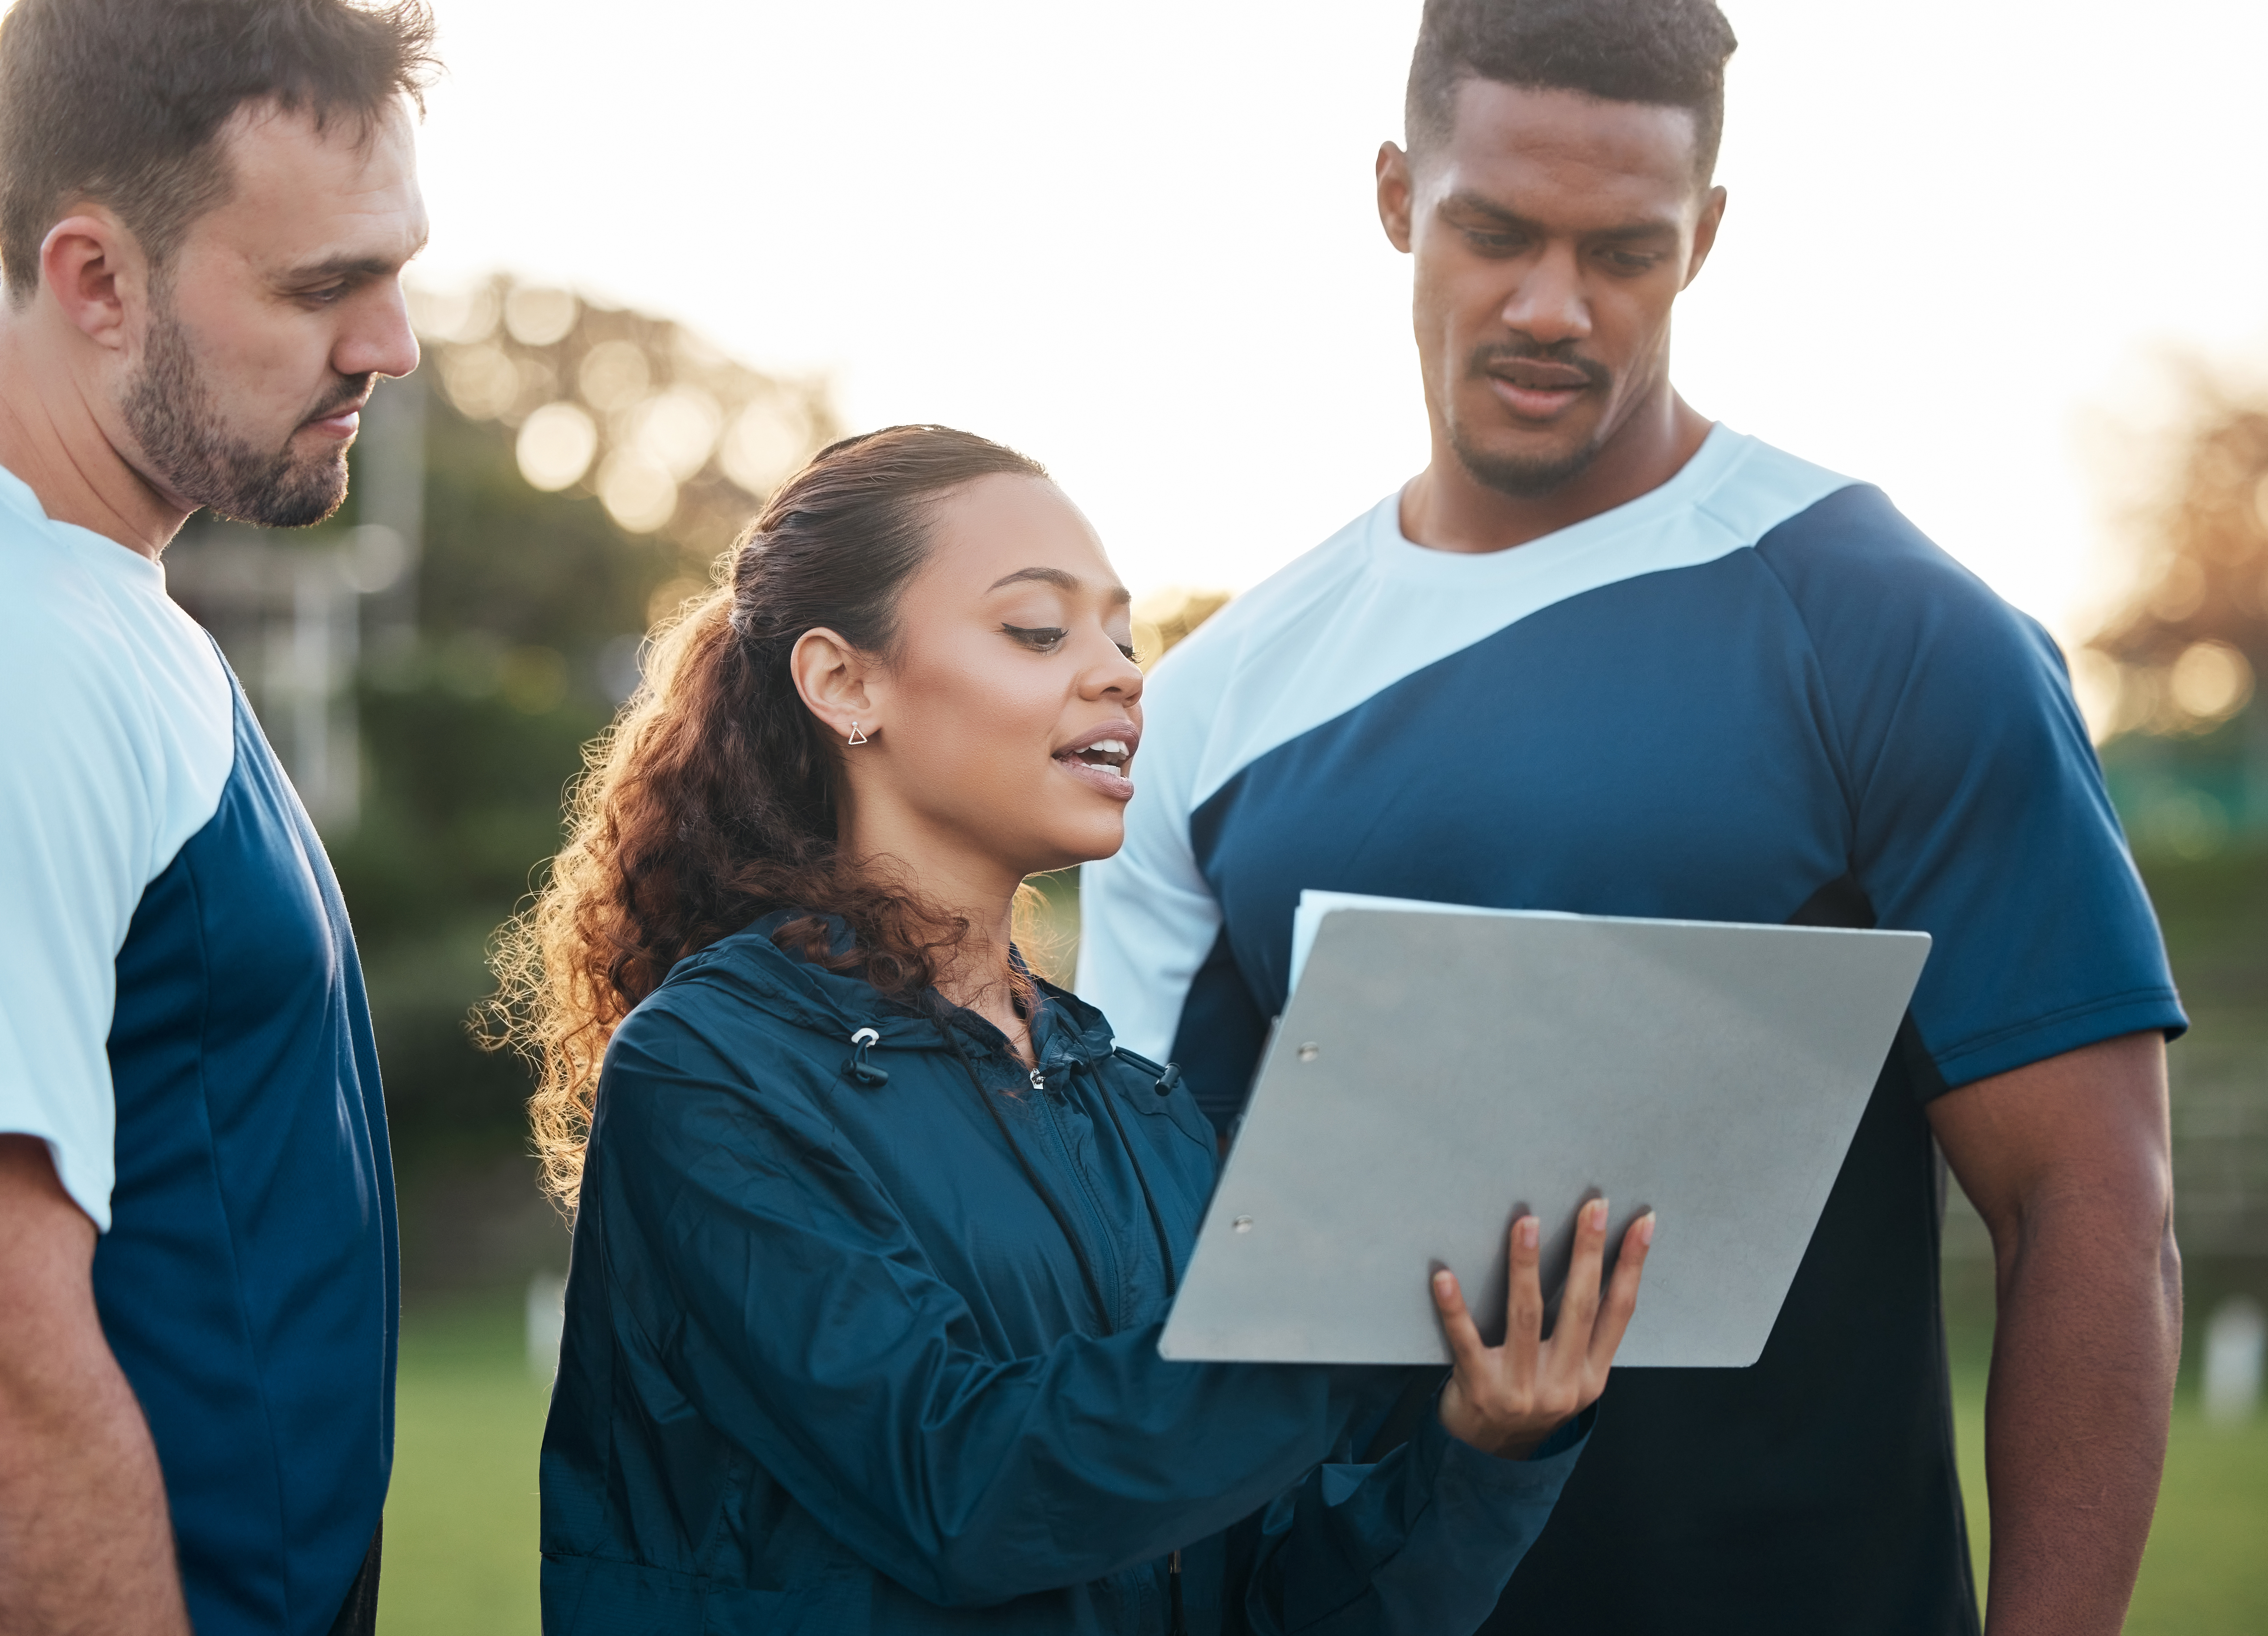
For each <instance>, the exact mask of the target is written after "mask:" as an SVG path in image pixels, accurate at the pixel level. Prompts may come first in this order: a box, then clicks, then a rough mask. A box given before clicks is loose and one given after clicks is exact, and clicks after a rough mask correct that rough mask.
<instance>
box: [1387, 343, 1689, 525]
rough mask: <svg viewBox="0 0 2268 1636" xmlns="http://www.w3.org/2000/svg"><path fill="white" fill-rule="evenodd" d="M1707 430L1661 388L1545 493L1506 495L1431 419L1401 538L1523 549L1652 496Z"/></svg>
mask: <svg viewBox="0 0 2268 1636" xmlns="http://www.w3.org/2000/svg"><path fill="white" fill-rule="evenodd" d="M1710 425H1711V423H1710V421H1709V420H1708V419H1707V417H1705V416H1703V415H1702V414H1700V413H1699V412H1698V411H1697V410H1696V409H1693V408H1692V407H1691V406H1690V404H1688V403H1687V402H1685V400H1684V399H1683V398H1681V397H1679V396H1678V395H1677V394H1676V393H1675V391H1673V390H1671V389H1670V388H1669V387H1668V386H1667V385H1665V386H1664V387H1662V390H1661V395H1660V397H1659V398H1658V399H1657V400H1655V401H1653V402H1648V403H1646V404H1644V405H1642V406H1641V407H1640V408H1639V409H1638V412H1637V413H1636V414H1634V415H1632V416H1631V417H1630V419H1628V420H1627V421H1625V422H1624V423H1623V424H1622V425H1621V426H1620V427H1618V428H1616V431H1615V434H1614V436H1613V437H1611V438H1609V439H1608V440H1607V443H1606V446H1604V447H1602V449H1601V450H1600V451H1599V453H1598V455H1597V458H1595V459H1594V460H1593V461H1591V463H1590V464H1589V465H1588V466H1587V467H1585V468H1583V469H1582V470H1581V471H1580V473H1578V474H1577V475H1575V476H1573V477H1572V478H1570V479H1568V481H1567V482H1565V483H1562V484H1561V485H1560V486H1559V487H1558V488H1557V489H1554V490H1551V491H1550V493H1549V494H1540V495H1513V494H1506V493H1505V492H1504V491H1503V490H1500V489H1491V488H1490V487H1489V486H1488V485H1487V484H1486V483H1483V482H1481V480H1480V479H1479V478H1477V477H1476V476H1474V475H1473V474H1472V473H1471V472H1470V471H1469V470H1468V469H1467V468H1466V466H1465V463H1464V462H1463V461H1461V460H1459V459H1458V458H1457V453H1456V451H1455V450H1454V448H1452V447H1451V446H1450V445H1449V441H1448V438H1447V433H1446V432H1445V431H1444V429H1443V427H1442V425H1441V424H1440V419H1439V417H1438V416H1437V417H1436V419H1435V421H1434V424H1433V454H1432V461H1430V462H1429V463H1428V464H1427V466H1426V468H1425V470H1424V471H1422V472H1420V473H1418V475H1417V476H1416V477H1414V478H1412V479H1410V484H1409V486H1408V487H1407V488H1405V489H1403V491H1402V533H1403V536H1404V537H1405V538H1407V539H1410V540H1412V541H1414V542H1417V543H1418V544H1419V545H1422V546H1425V547H1427V548H1429V549H1432V550H1436V551H1456V552H1461V553H1464V554H1466V555H1472V556H1477V555H1480V554H1483V553H1485V552H1490V551H1502V550H1507V549H1510V548H1512V547H1513V546H1516V545H1526V544H1527V543H1528V542H1529V541H1530V540H1540V539H1542V538H1543V536H1544V535H1545V534H1557V532H1558V531H1559V530H1560V529H1562V528H1566V527H1572V526H1573V525H1575V524H1576V523H1579V522H1581V521H1583V520H1585V519H1586V518H1589V517H1596V516H1597V515H1598V514H1599V513H1600V512H1610V511H1612V510H1614V508H1615V507H1616V506H1617V505H1627V504H1629V503H1630V502H1631V501H1632V500H1635V499H1637V498H1638V497H1639V496H1640V495H1642V494H1650V493H1652V492H1653V490H1656V489H1658V488H1660V487H1661V485H1662V484H1663V483H1668V481H1669V480H1670V479H1671V478H1672V477H1675V475H1677V474H1678V473H1679V472H1681V471H1683V469H1684V468H1685V462H1686V461H1690V460H1691V459H1692V458H1693V457H1694V455H1695V454H1697V453H1699V452H1700V448H1701V445H1702V444H1703V442H1704V441H1705V440H1706V439H1707V438H1708V436H1709V428H1710Z"/></svg>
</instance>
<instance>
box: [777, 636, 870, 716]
mask: <svg viewBox="0 0 2268 1636" xmlns="http://www.w3.org/2000/svg"><path fill="white" fill-rule="evenodd" d="M787 669H788V674H790V675H792V676H793V677H794V678H795V690H796V691H797V692H798V693H799V694H800V695H801V696H802V697H803V703H804V708H805V709H806V710H808V711H810V712H811V713H812V714H813V715H814V716H816V717H818V718H819V719H820V723H821V726H825V727H826V728H827V730H828V732H830V733H833V734H835V736H836V738H838V739H842V740H844V741H848V740H849V739H850V737H851V734H852V733H854V732H856V733H862V734H864V735H865V736H866V737H868V738H872V737H873V735H874V734H875V733H879V732H880V731H881V727H882V723H881V719H880V702H879V701H878V700H877V699H876V697H875V696H874V691H875V690H874V689H873V687H872V686H870V682H871V681H873V680H875V679H877V678H875V674H874V665H873V661H872V660H869V659H868V658H867V657H866V655H865V654H864V653H861V652H859V651H858V649H857V648H855V647H852V646H851V645H850V644H849V643H848V642H845V641H844V640H843V638H842V637H839V636H837V635H836V634H835V632H833V631H832V630H827V629H825V628H824V627H821V629H819V630H806V631H805V632H804V633H803V635H802V636H800V637H798V638H797V639H796V644H795V647H794V649H793V651H792V652H790V653H789V654H788V657H787Z"/></svg>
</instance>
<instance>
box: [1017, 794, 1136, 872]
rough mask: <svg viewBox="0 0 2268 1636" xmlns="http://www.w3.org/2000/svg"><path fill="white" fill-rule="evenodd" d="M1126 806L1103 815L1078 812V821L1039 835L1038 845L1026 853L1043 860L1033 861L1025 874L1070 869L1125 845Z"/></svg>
mask: <svg viewBox="0 0 2268 1636" xmlns="http://www.w3.org/2000/svg"><path fill="white" fill-rule="evenodd" d="M1125 814H1126V809H1125V808H1124V807H1113V808H1112V809H1111V811H1109V812H1108V813H1107V814H1080V815H1079V822H1072V823H1065V824H1063V825H1060V826H1057V827H1056V828H1054V829H1051V830H1050V831H1049V833H1048V834H1047V835H1046V836H1042V837H1039V841H1040V844H1039V845H1037V846H1035V847H1033V848H1032V849H1031V852H1030V856H1031V857H1032V858H1033V859H1045V861H1043V862H1039V861H1035V862H1033V863H1032V864H1031V865H1030V866H1029V867H1027V868H1026V869H1025V870H1024V871H1023V873H1026V874H1027V875H1037V874H1047V873H1050V872H1052V871H1054V870H1057V869H1072V868H1076V867H1077V866H1079V865H1080V864H1091V863H1093V862H1094V861H1095V860H1096V859H1101V858H1108V857H1110V856H1111V855H1112V854H1114V853H1115V852H1116V851H1118V849H1119V848H1120V847H1122V846H1123V845H1124V844H1126V815H1125Z"/></svg>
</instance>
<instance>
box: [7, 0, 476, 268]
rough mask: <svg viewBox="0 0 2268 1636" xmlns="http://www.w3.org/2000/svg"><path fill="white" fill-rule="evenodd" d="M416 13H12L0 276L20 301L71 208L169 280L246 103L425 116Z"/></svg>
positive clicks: (70, 5)
mask: <svg viewBox="0 0 2268 1636" xmlns="http://www.w3.org/2000/svg"><path fill="white" fill-rule="evenodd" d="M436 66H437V65H436V63H435V61H434V57H433V18H432V13H431V11H429V10H428V9H427V7H426V5H425V4H424V0H396V3H395V4H390V5H388V6H387V7H385V8H384V9H383V10H379V9H374V8H368V7H364V6H358V5H352V4H347V0H17V4H16V7H15V9H14V10H13V11H11V12H9V14H8V17H7V19H6V21H5V22H0V271H4V273H5V275H6V278H7V285H8V291H9V294H10V296H11V298H13V299H15V300H17V301H18V302H20V301H22V300H24V299H26V298H28V297H29V296H30V295H31V293H32V291H34V290H36V289H37V288H38V287H39V283H40V244H41V243H42V242H43V241H44V240H46V238H47V235H48V229H49V228H50V227H53V226H54V225H55V223H56V222H58V221H60V220H61V219H63V217H64V216H65V215H66V214H67V213H68V212H69V211H70V210H71V209H72V208H73V207H74V206H76V205H78V204H80V203H99V204H102V205H106V206H107V207H108V208H109V209H110V210H112V211H114V212H115V213H116V215H117V216H118V217H119V219H120V220H121V221H122V222H123V223H125V225H126V226H127V228H128V229H129V231H130V232H132V233H133V234H134V236H135V237H136V239H137V240H140V241H141V245H142V248H143V250H144V253H145V254H148V255H149V257H150V258H151V262H153V263H154V264H155V265H157V266H158V267H159V268H162V267H164V265H165V264H166V262H167V260H168V259H169V258H170V257H171V255H172V254H173V251H174V250H175V249H177V248H178V247H180V241H181V238H182V236H183V235H184V234H185V233H186V232H188V227H189V225H190V224H191V223H192V222H194V221H195V220H196V218H197V217H199V216H201V215H203V213H204V212H206V211H207V210H212V209H214V208H215V207H216V206H217V205H219V204H220V203H222V202H224V201H225V199H226V198H227V197H228V190H229V187H230V185H231V178H230V176H229V173H228V166H227V162H226V158H225V155H224V154H223V153H222V152H221V151H220V147H219V144H218V137H219V135H220V131H221V128H222V127H223V126H224V125H225V124H226V123H227V122H228V120H229V117H230V115H232V114H234V113H235V112H236V111H237V109H238V108H239V107H243V106H244V105H245V104H246V103H248V102H249V103H258V102H273V103H275V104H276V105H277V106H279V107H282V108H284V109H285V110H287V111H291V112H304V113H307V114H312V115H313V118H314V121H315V123H316V127H317V129H323V128H325V127H326V126H327V125H328V122H330V121H331V120H334V119H336V118H341V117H345V118H350V119H353V120H355V121H357V122H358V123H359V124H360V125H361V127H362V132H361V134H362V135H364V136H367V135H368V133H369V132H370V130H371V129H373V128H374V127H375V125H376V124H377V122H378V121H379V119H380V117H381V116H382V114H383V111H384V110H385V108H386V107H387V105H388V104H390V103H393V102H394V101H395V100H396V99H399V98H403V97H406V98H408V99H409V100H411V101H412V102H415V103H416V104H417V106H418V107H419V108H420V109H421V110H422V109H423V107H424V100H423V92H424V88H425V86H426V85H427V84H428V83H429V82H430V80H431V75H432V73H433V70H434V69H435V67H436Z"/></svg>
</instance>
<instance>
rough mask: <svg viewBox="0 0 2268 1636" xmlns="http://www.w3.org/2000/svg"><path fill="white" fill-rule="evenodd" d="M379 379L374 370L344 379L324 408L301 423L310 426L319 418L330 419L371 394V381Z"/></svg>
mask: <svg viewBox="0 0 2268 1636" xmlns="http://www.w3.org/2000/svg"><path fill="white" fill-rule="evenodd" d="M377 379H378V375H377V372H375V371H372V372H371V373H369V374H367V375H355V376H352V377H350V378H349V379H348V380H343V381H342V382H341V383H340V384H339V389H338V391H337V392H335V393H334V394H332V396H331V401H330V402H328V403H326V404H324V405H323V407H322V408H320V409H317V410H316V411H315V412H314V413H313V414H312V415H310V416H307V418H306V419H305V420H303V421H301V422H300V423H299V424H301V425H303V426H309V425H313V424H314V423H315V422H317V421H319V420H328V419H329V418H330V417H331V416H334V415H335V414H337V413H338V412H339V411H340V410H341V409H347V408H350V407H351V406H352V405H354V404H357V403H359V402H362V400H363V399H364V398H365V396H367V395H368V394H369V392H370V388H371V383H372V381H374V380H377Z"/></svg>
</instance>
